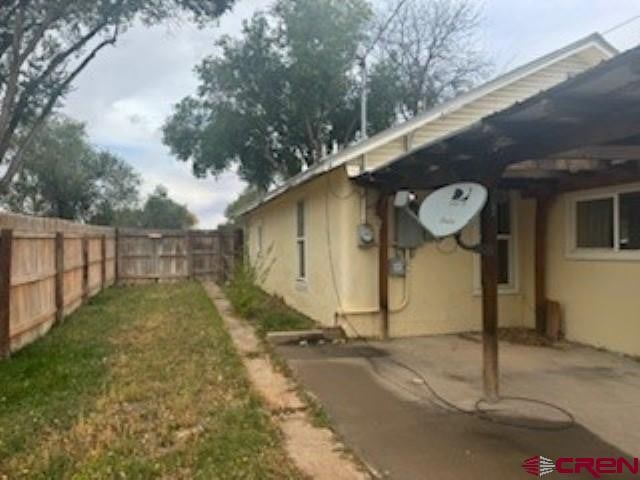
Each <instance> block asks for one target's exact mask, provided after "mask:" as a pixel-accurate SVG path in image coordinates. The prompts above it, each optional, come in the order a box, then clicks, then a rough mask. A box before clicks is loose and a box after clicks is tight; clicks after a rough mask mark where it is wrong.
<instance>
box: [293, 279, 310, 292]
mask: <svg viewBox="0 0 640 480" xmlns="http://www.w3.org/2000/svg"><path fill="white" fill-rule="evenodd" d="M295 286H296V290H298V291H299V292H306V291H308V290H309V285H308V284H307V279H306V278H296V283H295Z"/></svg>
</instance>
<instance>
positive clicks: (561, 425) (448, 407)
mask: <svg viewBox="0 0 640 480" xmlns="http://www.w3.org/2000/svg"><path fill="white" fill-rule="evenodd" d="M343 319H344V320H345V321H346V322H347V324H348V325H349V327H350V328H351V329H352V330H353V331H354V332H355V334H356V337H357V339H358V340H361V341H363V342H364V343H365V344H366V345H368V346H371V343H370V342H369V341H368V340H367V339H366V338H365V337H363V336H362V335H360V333H359V332H358V330H357V329H356V328H355V327H354V326H353V324H352V323H351V322H350V321H349V320H348V319H347V318H346V317H343ZM360 357H361V358H363V359H365V360H366V361H367V362H368V363H369V365H371V368H372V369H373V371H374V372H375V373H376V374H377V375H378V376H380V377H382V374H381V373H380V371H379V370H378V368H377V367H376V366H375V362H374V361H373V360H372V358H371V357H370V356H367V355H364V354H362V355H360ZM383 358H384V360H385V361H387V362H389V363H392V364H394V365H396V366H398V367H400V368H402V369H404V370H406V371H408V372H410V373H412V374H413V375H415V376H416V377H417V378H418V379H420V380H421V381H422V385H423V386H424V388H425V389H426V390H427V391H428V392H429V393H430V394H431V396H433V397H434V398H435V399H436V400H437V402H432V403H433V404H434V405H435V406H437V407H439V408H441V409H443V410H445V411H447V412H451V411H453V412H457V413H461V414H464V415H469V416H473V417H475V418H478V419H479V420H484V421H486V422H491V423H495V424H499V425H504V426H509V427H515V428H521V429H525V430H537V431H551V432H557V431H561V430H567V429H569V428H571V427H573V426H574V425H575V423H576V420H575V417H574V416H573V414H572V413H571V412H570V411H568V410H567V409H565V408H562V407H560V406H559V405H555V404H553V403H550V402H546V401H544V400H538V399H536V398H529V397H521V396H500V397H499V400H513V401H518V402H525V403H530V404H532V405H541V406H544V407H548V408H551V409H553V410H555V411H557V412H559V413H560V414H561V415H564V416H565V417H567V420H566V421H565V422H551V421H550V422H549V423H554V424H553V425H532V424H527V423H519V422H516V421H513V420H508V419H506V418H500V417H496V416H495V415H491V413H490V412H489V410H486V409H483V408H481V404H482V403H484V402H485V400H484V399H482V398H481V399H479V400H478V401H477V402H476V403H475V405H474V408H473V410H467V409H464V408H461V407H459V406H458V405H456V404H454V403H452V402H451V401H449V400H447V399H446V398H445V397H443V396H442V395H441V394H440V393H438V391H437V390H436V389H435V388H434V387H433V386H432V385H431V383H429V380H428V379H427V378H426V377H425V376H424V375H423V374H422V373H421V372H419V371H418V370H417V369H415V368H413V367H411V366H410V365H407V364H406V363H403V362H401V361H399V360H395V359H393V358H390V357H383ZM438 402H439V403H438Z"/></svg>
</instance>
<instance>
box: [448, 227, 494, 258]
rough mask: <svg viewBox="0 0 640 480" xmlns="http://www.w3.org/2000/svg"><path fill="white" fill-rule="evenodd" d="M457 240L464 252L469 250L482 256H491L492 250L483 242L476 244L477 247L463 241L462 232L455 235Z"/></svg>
mask: <svg viewBox="0 0 640 480" xmlns="http://www.w3.org/2000/svg"><path fill="white" fill-rule="evenodd" d="M454 238H455V239H456V243H457V244H458V246H459V247H460V248H462V249H463V250H468V251H469V252H474V253H477V254H480V255H489V254H490V253H491V248H490V247H488V246H487V245H483V244H482V242H479V243H476V244H475V245H469V244H468V243H465V242H464V240H462V231H460V232H458V233H456V234H455V235H454Z"/></svg>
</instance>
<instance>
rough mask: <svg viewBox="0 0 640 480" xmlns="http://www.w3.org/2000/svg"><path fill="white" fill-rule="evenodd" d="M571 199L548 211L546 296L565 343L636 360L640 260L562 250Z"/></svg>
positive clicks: (563, 198) (638, 351) (639, 336)
mask: <svg viewBox="0 0 640 480" xmlns="http://www.w3.org/2000/svg"><path fill="white" fill-rule="evenodd" d="M637 187H638V189H639V190H640V185H638V186H637ZM618 188H620V187H615V188H611V189H604V190H600V191H616V190H617V189H618ZM581 193H586V192H581ZM573 195H575V194H573ZM570 199H571V195H563V196H561V197H559V198H558V199H557V200H556V201H555V202H554V204H553V206H552V208H551V211H550V217H549V237H548V243H547V248H548V256H547V265H546V267H547V282H548V296H549V298H550V299H552V300H556V301H558V302H560V304H561V306H562V312H563V317H564V322H565V329H566V336H567V338H568V339H569V340H573V341H577V342H582V343H586V344H589V345H594V346H597V347H604V348H607V349H609V350H613V351H617V352H622V353H626V354H631V355H640V281H639V280H640V259H638V260H628V259H627V260H620V259H618V260H616V259H609V260H605V259H599V260H586V259H575V258H570V257H569V256H568V255H567V245H566V240H567V235H568V227H570V221H571V219H570V218H569V214H568V209H567V203H568V201H569V200H570Z"/></svg>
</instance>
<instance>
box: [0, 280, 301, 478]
mask: <svg viewBox="0 0 640 480" xmlns="http://www.w3.org/2000/svg"><path fill="white" fill-rule="evenodd" d="M0 384H1V385H3V393H2V394H0V439H2V440H1V441H0V472H1V473H4V474H5V475H6V476H7V477H8V478H20V477H25V478H78V479H84V478H100V479H102V478H136V479H138V478H185V479H186V478H205V479H227V478H229V479H231V478H234V479H235V478H238V479H240V478H242V479H268V478H274V479H283V478H284V479H286V478H300V475H299V474H298V472H297V471H296V470H295V469H294V468H293V467H292V465H291V463H290V461H289V459H288V458H287V457H286V455H285V454H284V452H283V450H282V448H281V439H280V437H279V435H278V433H277V431H276V430H275V429H274V427H273V426H272V424H271V423H270V420H269V416H268V413H267V412H266V411H265V410H264V409H263V406H262V404H261V403H260V401H259V400H258V399H257V397H256V396H255V395H254V394H253V392H252V391H251V389H250V387H249V384H248V382H247V379H246V372H245V371H244V368H243V367H242V364H241V362H240V360H239V358H238V356H237V354H236V352H235V350H234V349H233V346H232V344H231V341H230V339H229V337H228V335H227V333H226V331H225V329H224V327H223V325H222V322H221V320H220V318H219V316H218V315H217V313H216V312H215V309H214V308H213V306H212V304H211V302H210V301H209V299H208V298H207V296H206V295H205V293H204V291H203V290H202V288H201V287H200V286H199V285H197V284H194V283H183V284H174V285H153V286H145V287H136V288H126V289H124V288H122V289H120V288H117V289H111V290H109V291H107V292H105V293H104V294H102V295H100V296H99V297H96V298H95V299H94V300H93V301H92V302H91V303H90V304H89V305H87V306H85V307H83V308H82V309H81V310H80V311H78V313H77V314H75V315H73V316H72V317H71V318H70V319H69V320H68V321H67V322H66V323H65V324H64V325H62V326H61V327H60V328H58V329H56V330H55V331H54V332H52V333H51V334H50V335H49V336H48V337H46V338H45V339H43V340H42V341H40V342H38V343H36V344H35V345H33V346H32V347H29V348H27V349H26V350H24V351H23V352H20V353H19V354H18V355H16V356H15V357H14V358H13V359H12V360H11V361H9V362H5V363H2V364H0ZM5 386H6V388H4V387H5ZM5 390H6V393H5ZM0 477H1V474H0Z"/></svg>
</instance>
